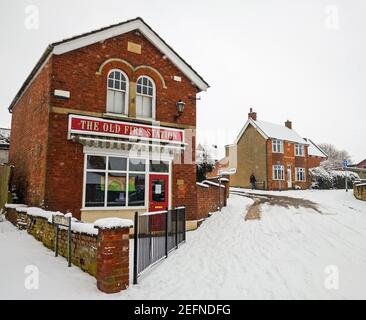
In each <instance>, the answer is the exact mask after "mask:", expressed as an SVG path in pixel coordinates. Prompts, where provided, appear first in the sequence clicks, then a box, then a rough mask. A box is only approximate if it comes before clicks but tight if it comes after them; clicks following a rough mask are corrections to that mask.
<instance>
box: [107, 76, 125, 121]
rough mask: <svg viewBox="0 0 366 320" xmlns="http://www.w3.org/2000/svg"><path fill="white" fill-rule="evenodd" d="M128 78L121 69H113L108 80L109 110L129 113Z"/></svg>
mask: <svg viewBox="0 0 366 320" xmlns="http://www.w3.org/2000/svg"><path fill="white" fill-rule="evenodd" d="M127 99H128V78H127V76H126V75H125V74H124V73H123V72H122V71H121V70H111V71H110V72H109V74H108V80H107V112H110V113H117V114H123V115H127V113H128V108H127V106H128V103H127Z"/></svg>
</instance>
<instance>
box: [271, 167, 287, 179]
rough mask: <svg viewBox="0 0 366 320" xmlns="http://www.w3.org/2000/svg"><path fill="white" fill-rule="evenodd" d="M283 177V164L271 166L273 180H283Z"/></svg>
mask: <svg viewBox="0 0 366 320" xmlns="http://www.w3.org/2000/svg"><path fill="white" fill-rule="evenodd" d="M284 179H285V169H284V166H283V165H274V166H273V180H284Z"/></svg>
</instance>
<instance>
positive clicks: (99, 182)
mask: <svg viewBox="0 0 366 320" xmlns="http://www.w3.org/2000/svg"><path fill="white" fill-rule="evenodd" d="M146 175H147V170H146V160H145V159H133V158H124V157H115V156H99V155H86V168H85V204H84V207H120V208H121V207H144V206H145V190H146V183H145V181H147V178H146Z"/></svg>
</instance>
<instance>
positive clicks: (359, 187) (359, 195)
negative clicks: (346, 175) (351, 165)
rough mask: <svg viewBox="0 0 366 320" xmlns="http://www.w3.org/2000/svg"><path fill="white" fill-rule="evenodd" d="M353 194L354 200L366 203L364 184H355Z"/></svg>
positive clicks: (365, 184) (365, 186)
mask: <svg viewBox="0 0 366 320" xmlns="http://www.w3.org/2000/svg"><path fill="white" fill-rule="evenodd" d="M353 194H354V196H355V197H356V199H358V200H363V201H366V183H364V182H363V183H355V184H354V186H353Z"/></svg>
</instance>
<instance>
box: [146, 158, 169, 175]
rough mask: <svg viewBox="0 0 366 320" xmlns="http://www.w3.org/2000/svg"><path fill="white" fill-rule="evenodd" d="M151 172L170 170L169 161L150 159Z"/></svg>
mask: <svg viewBox="0 0 366 320" xmlns="http://www.w3.org/2000/svg"><path fill="white" fill-rule="evenodd" d="M150 172H156V173H167V172H169V161H156V160H150Z"/></svg>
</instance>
